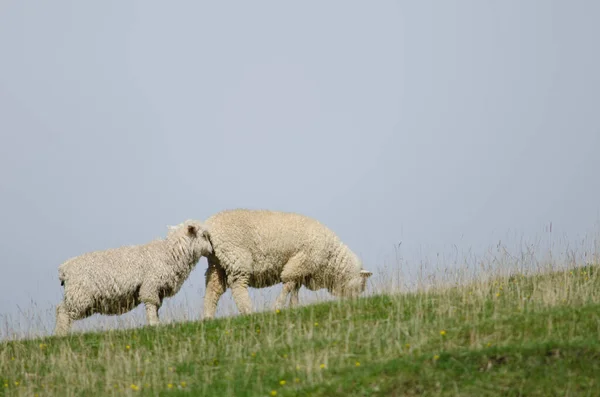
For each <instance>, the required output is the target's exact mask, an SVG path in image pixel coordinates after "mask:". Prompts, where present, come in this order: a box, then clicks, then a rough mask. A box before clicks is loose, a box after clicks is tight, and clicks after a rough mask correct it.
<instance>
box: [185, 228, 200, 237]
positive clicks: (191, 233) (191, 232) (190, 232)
mask: <svg viewBox="0 0 600 397" xmlns="http://www.w3.org/2000/svg"><path fill="white" fill-rule="evenodd" d="M197 233H198V228H197V227H196V226H194V225H188V227H187V234H188V235H189V236H190V237H196V234H197Z"/></svg>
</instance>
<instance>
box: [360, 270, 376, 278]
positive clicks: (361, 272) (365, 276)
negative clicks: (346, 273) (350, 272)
mask: <svg viewBox="0 0 600 397" xmlns="http://www.w3.org/2000/svg"><path fill="white" fill-rule="evenodd" d="M360 275H361V277H364V278H367V277H371V276H372V275H373V273H372V272H370V271H368V270H361V271H360Z"/></svg>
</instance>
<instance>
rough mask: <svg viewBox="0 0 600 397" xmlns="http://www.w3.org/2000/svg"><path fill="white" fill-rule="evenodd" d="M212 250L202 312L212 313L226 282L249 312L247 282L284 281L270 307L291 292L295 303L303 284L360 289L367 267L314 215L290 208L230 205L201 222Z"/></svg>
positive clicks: (351, 293) (348, 292)
mask: <svg viewBox="0 0 600 397" xmlns="http://www.w3.org/2000/svg"><path fill="white" fill-rule="evenodd" d="M204 224H205V226H206V227H207V229H208V234H209V238H210V241H211V244H212V247H213V253H212V254H210V255H208V256H207V260H208V268H207V270H206V273H205V277H206V279H205V283H206V292H205V296H204V316H203V317H204V318H205V319H211V318H213V317H214V315H215V311H216V308H217V303H218V301H219V298H220V297H221V296H222V295H223V293H224V292H225V291H226V289H227V288H228V287H230V288H231V290H232V295H233V299H234V302H235V304H236V306H237V308H238V311H239V312H240V313H241V314H248V313H251V312H252V304H251V302H250V296H249V294H248V287H253V288H263V287H269V286H272V285H275V284H278V283H283V288H282V291H281V293H280V294H279V296H278V297H277V299H276V301H275V305H274V308H275V309H281V308H282V307H283V306H284V305H285V303H286V301H287V298H288V295H289V296H290V306H296V305H298V291H299V290H300V288H301V286H305V287H306V288H308V289H309V290H312V291H317V290H319V289H322V288H327V290H328V291H329V293H331V294H332V295H333V296H336V297H344V298H345V297H355V296H358V295H359V294H361V293H362V292H364V290H365V285H366V281H367V279H368V278H369V277H370V276H371V275H372V273H371V272H370V271H367V270H363V269H362V262H361V261H360V259H359V258H358V257H357V255H355V254H354V253H353V252H352V251H351V250H350V249H349V248H348V247H347V246H346V245H345V244H344V243H342V241H340V239H339V238H338V237H337V236H336V234H335V233H334V232H333V231H331V230H330V229H328V228H327V227H326V226H324V225H323V224H321V223H319V222H318V221H317V220H315V219H313V218H310V217H307V216H304V215H300V214H296V213H291V212H281V211H269V210H249V209H232V210H225V211H221V212H219V213H217V214H215V215H213V216H211V217H209V218H208V219H206V220H205V222H204Z"/></svg>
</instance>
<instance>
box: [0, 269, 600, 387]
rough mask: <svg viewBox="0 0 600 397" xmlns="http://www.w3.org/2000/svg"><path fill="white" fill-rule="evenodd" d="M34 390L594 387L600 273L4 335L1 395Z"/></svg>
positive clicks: (599, 375) (598, 375)
mask: <svg viewBox="0 0 600 397" xmlns="http://www.w3.org/2000/svg"><path fill="white" fill-rule="evenodd" d="M282 383H283V384H282ZM36 393H37V394H39V396H50V395H61V396H68V395H77V396H93V395H161V396H176V395H184V394H186V395H214V396H225V395H236V396H269V395H277V396H296V395H297V396H304V395H311V396H349V395H360V396H375V395H381V396H413V395H422V396H446V395H448V396H456V395H460V396H497V395H503V396H559V395H560V396H565V395H568V396H574V395H583V396H597V395H600V277H599V275H598V274H597V268H596V267H585V268H577V269H571V270H566V271H559V272H553V273H547V274H538V275H533V276H527V277H525V276H521V275H516V276H511V277H502V278H497V279H495V280H492V281H487V282H484V281H480V282H476V283H473V284H469V285H466V286H455V287H451V288H438V289H433V290H429V291H428V292H415V293H409V294H399V295H391V296H390V295H387V296H386V295H380V296H374V297H368V298H366V297H365V298H360V299H357V300H354V301H339V300H338V301H334V302H328V303H321V304H316V305H310V306H305V307H300V308H297V309H286V310H282V311H281V312H280V313H274V312H267V313H257V314H254V315H250V316H235V317H231V318H224V319H215V320H210V321H204V322H190V323H178V324H172V325H163V326H159V327H143V328H138V329H133V330H118V331H111V332H106V333H86V334H74V335H72V336H69V337H67V338H46V339H38V340H24V341H12V342H6V343H3V344H0V395H29V396H33V395H35V394H36ZM274 393H276V394H274Z"/></svg>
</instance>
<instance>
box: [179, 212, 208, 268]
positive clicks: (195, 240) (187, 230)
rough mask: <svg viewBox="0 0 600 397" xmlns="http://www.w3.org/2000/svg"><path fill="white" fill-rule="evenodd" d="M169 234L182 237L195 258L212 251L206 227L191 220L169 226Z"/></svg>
mask: <svg viewBox="0 0 600 397" xmlns="http://www.w3.org/2000/svg"><path fill="white" fill-rule="evenodd" d="M169 229H170V231H169V236H177V237H184V238H185V239H186V240H187V241H188V242H189V244H190V250H191V252H192V254H193V256H194V257H195V258H198V259H200V257H201V256H208V255H210V254H212V253H213V248H212V244H211V243H210V237H209V233H208V230H207V229H206V227H205V226H204V225H203V224H202V223H200V222H198V221H193V220H188V221H185V222H183V223H181V224H180V225H177V226H170V227H169Z"/></svg>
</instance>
